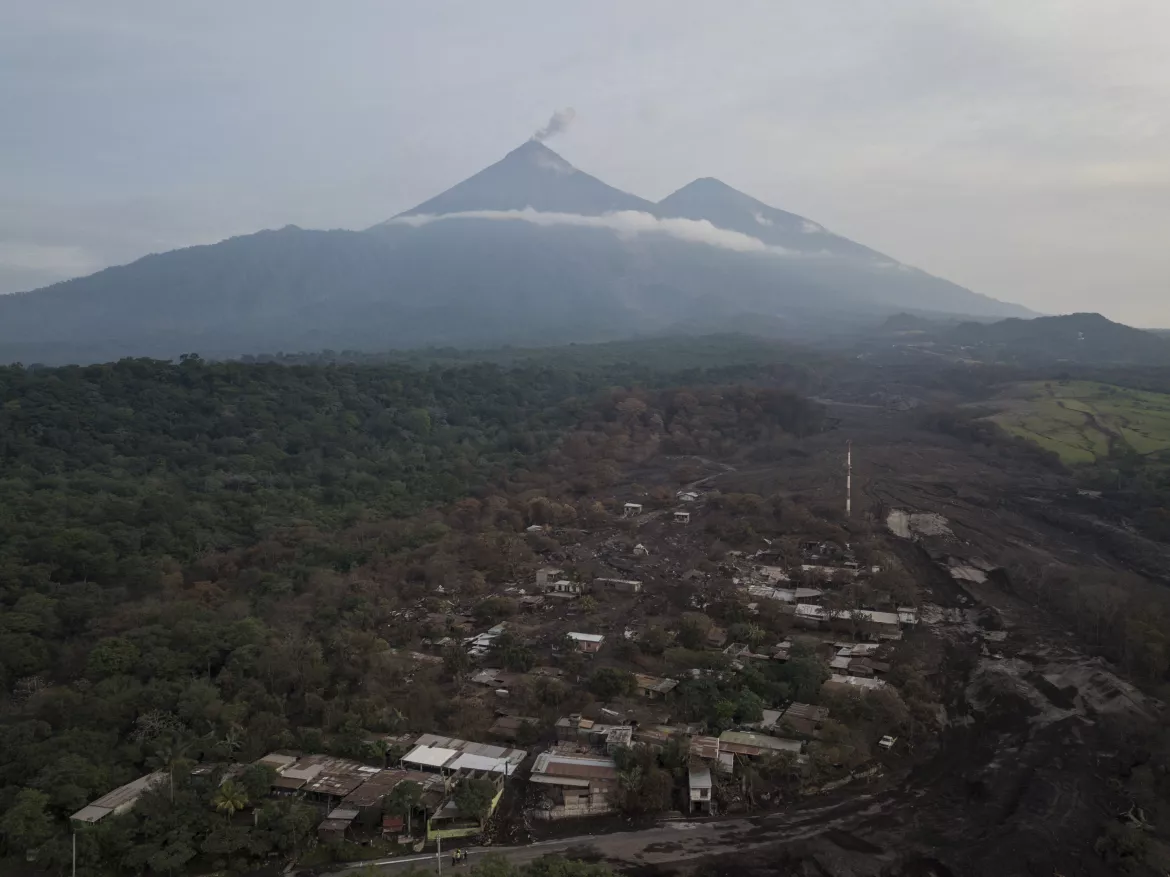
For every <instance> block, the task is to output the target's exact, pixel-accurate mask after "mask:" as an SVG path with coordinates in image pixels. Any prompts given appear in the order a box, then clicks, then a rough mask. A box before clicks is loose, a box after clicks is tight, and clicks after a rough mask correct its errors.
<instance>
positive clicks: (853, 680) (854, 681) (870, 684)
mask: <svg viewBox="0 0 1170 877" xmlns="http://www.w3.org/2000/svg"><path fill="white" fill-rule="evenodd" d="M829 681H830V682H836V683H838V684H840V685H855V686H856V687H858V688H869V689H874V688H885V687H886V683H885V682H883V681H882V680H880V679H870V678H869V677H867V676H842V675H840V674H839V673H834V674H833V675H832V676H830V677H829Z"/></svg>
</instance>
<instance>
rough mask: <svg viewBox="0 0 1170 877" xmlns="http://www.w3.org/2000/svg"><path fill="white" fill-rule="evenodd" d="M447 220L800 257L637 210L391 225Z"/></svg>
mask: <svg viewBox="0 0 1170 877" xmlns="http://www.w3.org/2000/svg"><path fill="white" fill-rule="evenodd" d="M448 219H493V220H510V221H513V222H516V221H519V222H528V223H531V224H533V225H541V226H555V225H569V226H576V227H579V228H605V229H609V230H610V231H613V232H615V233H616V234H618V235H621V236H623V237H635V236H637V235H643V234H661V235H666V236H668V237H673V238H677V239H678V240H682V241H687V242H688V243H696V244H707V245H709V246H712V247H719V248H721V249H725V250H734V251H736V252H740V253H771V254H773V255H778V256H803V255H809V254H807V253H798V252H796V251H794V250H788V249H785V248H783V247H777V246H771V245H769V244H766V243H764V242H763V241H761V240H760V239H759V238H754V237H752V236H751V235H747V234H743V233H742V232H738V231H730V230H728V229H725V228H718V227H717V226H715V225H712V224H711V223H710V222H708V221H707V220H705V219H664V218H661V217H658V216H653V215H651V214H649V213H643V212H641V211H637V210H620V211H616V212H614V213H604V214H602V215H600V216H584V215H581V214H578V213H546V212H541V211H538V210H533V209H532V208H531V207H528V208H525V209H523V210H466V211H463V212H459V213H437V214H436V213H415V214H411V215H408V216H398V217H395V218H394V219H392V220H390V222H392V223H397V224H401V225H409V226H412V227H415V228H417V227H419V226H423V225H429V224H431V223H434V222H441V221H443V220H448Z"/></svg>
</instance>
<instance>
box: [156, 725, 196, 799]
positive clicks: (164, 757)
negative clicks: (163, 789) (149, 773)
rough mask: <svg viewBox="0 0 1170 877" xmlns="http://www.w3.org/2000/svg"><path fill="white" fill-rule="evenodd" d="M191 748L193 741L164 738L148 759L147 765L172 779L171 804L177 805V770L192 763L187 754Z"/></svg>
mask: <svg viewBox="0 0 1170 877" xmlns="http://www.w3.org/2000/svg"><path fill="white" fill-rule="evenodd" d="M190 748H191V741H190V740H185V739H183V738H180V737H173V736H172V737H166V738H163V739H162V740H161V741H160V742H159V743H158V745H157V746H156V747H155V750H154V754H153V755H152V756H151V757H150V758H148V759H147V763H148V764H150V765H151V766H152V767H154V768H155V769H156V770H165V771H166V772H167V776H168V777H169V778H170V789H171V803H172V804H173V803H175V768H179V767H183V766H184V765H187V764H189V763H190V762H191V759H190V758H188V757H187V752H188V751H189V750H190Z"/></svg>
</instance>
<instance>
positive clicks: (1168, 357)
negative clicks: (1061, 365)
mask: <svg viewBox="0 0 1170 877" xmlns="http://www.w3.org/2000/svg"><path fill="white" fill-rule="evenodd" d="M939 338H940V340H942V341H944V342H946V343H949V344H955V345H960V346H962V347H964V348H966V349H969V350H970V351H971V352H973V353H975V354H976V355H979V356H980V357H981V358H982V357H988V358H994V359H999V360H1005V361H1006V360H1012V361H1018V362H1022V363H1028V362H1043V361H1051V360H1068V361H1070V362H1077V363H1084V364H1091V365H1170V339H1166V338H1162V337H1159V336H1158V335H1157V334H1155V333H1153V332H1147V331H1144V330H1142V329H1135V328H1133V327H1132V326H1126V325H1123V324H1121V323H1115V322H1113V321H1112V320H1109V319H1106V318H1105V317H1103V316H1101V315H1100V314H1067V315H1065V316H1059V317H1038V318H1036V319H1034V320H1017V319H1008V320H1003V321H1001V322H998V323H963V324H961V325H959V326H955V327H954V328H953V329H949V330H947V331H944V332H943V333H941V334H940V336H939Z"/></svg>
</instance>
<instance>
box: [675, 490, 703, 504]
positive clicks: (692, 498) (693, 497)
mask: <svg viewBox="0 0 1170 877" xmlns="http://www.w3.org/2000/svg"><path fill="white" fill-rule="evenodd" d="M698 500H699V494H697V493H695V492H694V491H693V490H680V491H679V492H678V501H679V502H698Z"/></svg>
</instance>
